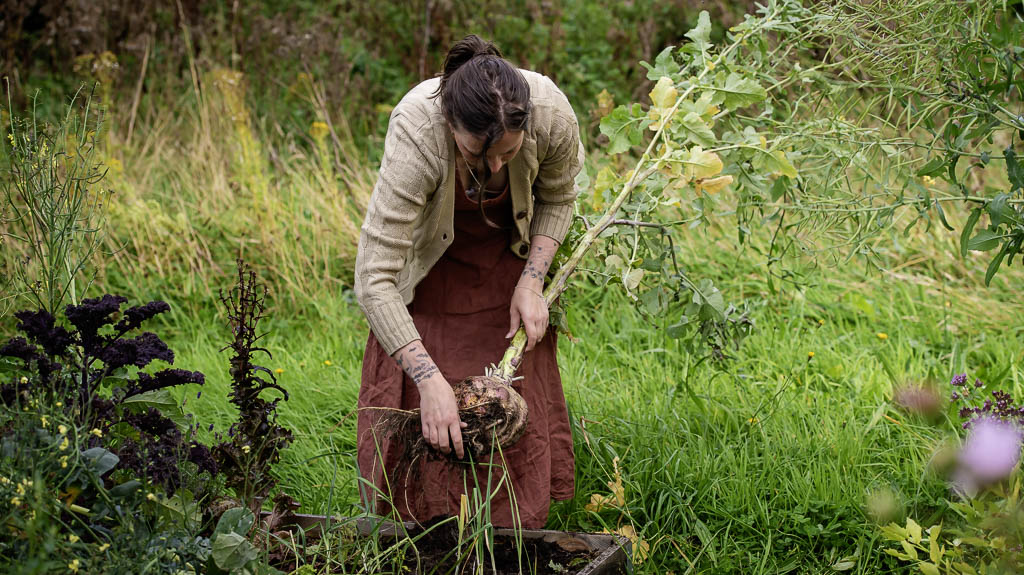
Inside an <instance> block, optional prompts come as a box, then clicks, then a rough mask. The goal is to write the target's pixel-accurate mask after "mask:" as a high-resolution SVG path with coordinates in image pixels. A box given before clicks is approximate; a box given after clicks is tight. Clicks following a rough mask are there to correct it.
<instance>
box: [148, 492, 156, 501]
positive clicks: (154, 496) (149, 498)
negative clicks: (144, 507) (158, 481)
mask: <svg viewBox="0 0 1024 575" xmlns="http://www.w3.org/2000/svg"><path fill="white" fill-rule="evenodd" d="M146 499H148V500H150V501H156V494H155V493H147V494H146Z"/></svg>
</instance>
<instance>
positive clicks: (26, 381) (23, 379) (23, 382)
mask: <svg viewBox="0 0 1024 575" xmlns="http://www.w3.org/2000/svg"><path fill="white" fill-rule="evenodd" d="M26 383H28V378H27V377H24V376H22V378H21V384H22V385H25V384H26Z"/></svg>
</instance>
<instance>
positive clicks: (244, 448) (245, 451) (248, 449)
mask: <svg viewBox="0 0 1024 575" xmlns="http://www.w3.org/2000/svg"><path fill="white" fill-rule="evenodd" d="M250 451H252V449H251V448H250V447H249V446H248V445H243V446H242V453H249V452H250Z"/></svg>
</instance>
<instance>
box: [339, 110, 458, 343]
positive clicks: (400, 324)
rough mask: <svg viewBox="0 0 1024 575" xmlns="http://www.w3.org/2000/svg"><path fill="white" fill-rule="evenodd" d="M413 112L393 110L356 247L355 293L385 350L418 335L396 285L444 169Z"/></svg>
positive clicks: (414, 338) (416, 337) (422, 124)
mask: <svg viewBox="0 0 1024 575" xmlns="http://www.w3.org/2000/svg"><path fill="white" fill-rule="evenodd" d="M416 124H417V122H416V121H415V119H414V118H413V117H409V116H408V115H406V114H404V113H402V112H400V111H399V109H396V110H395V114H393V115H392V117H391V121H390V123H389V125H388V131H387V135H386V136H385V139H384V156H383V158H382V159H381V165H380V173H379V174H378V177H377V183H376V184H375V185H374V188H373V194H372V195H371V196H370V202H369V205H368V206H367V210H366V218H365V219H364V220H363V225H362V228H361V232H360V235H359V249H358V251H357V253H356V266H355V293H356V299H357V300H358V302H359V306H360V307H361V308H362V310H363V313H364V314H365V315H366V320H367V322H368V323H369V324H370V329H371V330H373V333H374V334H375V335H376V336H377V340H378V341H379V342H380V344H381V346H382V347H383V348H384V350H385V351H386V352H387V353H388V354H389V355H391V354H393V353H394V352H395V351H397V350H398V349H401V348H402V347H404V346H405V345H406V344H408V343H409V342H411V341H414V340H417V339H420V335H419V332H417V330H416V326H415V325H414V324H413V321H412V317H411V316H410V315H409V311H408V309H406V306H405V304H404V303H403V301H402V296H401V295H400V293H399V291H398V286H397V278H398V274H399V272H401V271H402V268H403V267H404V266H405V265H406V263H407V262H406V261H405V258H406V256H407V254H408V253H409V249H410V248H411V247H412V242H413V239H412V235H413V227H414V225H415V221H416V218H417V217H418V216H419V215H420V213H422V211H423V209H424V205H425V204H426V201H427V194H428V193H429V192H430V191H433V190H434V189H436V188H437V185H438V174H439V173H440V170H439V169H438V167H437V166H435V165H432V163H434V162H437V161H438V158H437V157H436V155H431V154H430V153H429V150H431V147H429V146H428V145H427V144H426V142H427V141H428V138H425V137H424V136H423V133H422V132H423V130H424V129H425V128H426V126H427V124H428V123H427V122H425V121H424V122H421V123H420V125H419V126H417V125H416Z"/></svg>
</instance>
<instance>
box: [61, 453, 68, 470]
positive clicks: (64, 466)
mask: <svg viewBox="0 0 1024 575" xmlns="http://www.w3.org/2000/svg"><path fill="white" fill-rule="evenodd" d="M67 467H68V456H67V455H62V456H61V458H60V468H61V469H67Z"/></svg>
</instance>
